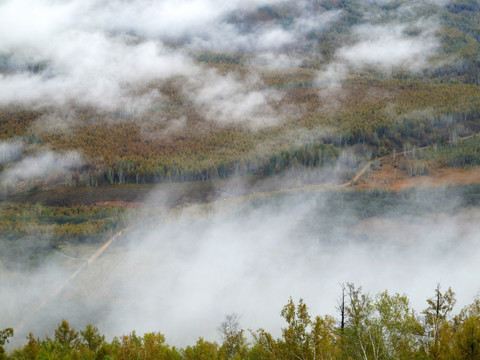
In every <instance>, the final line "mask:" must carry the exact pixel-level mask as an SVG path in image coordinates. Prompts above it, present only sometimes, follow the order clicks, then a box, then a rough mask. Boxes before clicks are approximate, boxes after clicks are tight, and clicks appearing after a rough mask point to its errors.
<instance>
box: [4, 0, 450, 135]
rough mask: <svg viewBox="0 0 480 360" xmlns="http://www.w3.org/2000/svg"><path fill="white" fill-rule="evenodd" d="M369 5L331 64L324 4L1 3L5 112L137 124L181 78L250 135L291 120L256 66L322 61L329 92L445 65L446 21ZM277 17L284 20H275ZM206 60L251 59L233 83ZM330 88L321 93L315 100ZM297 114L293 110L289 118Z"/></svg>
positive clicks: (332, 17)
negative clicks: (165, 86)
mask: <svg viewBox="0 0 480 360" xmlns="http://www.w3.org/2000/svg"><path fill="white" fill-rule="evenodd" d="M364 3H371V4H372V3H373V4H374V5H375V6H376V8H374V9H375V11H371V12H367V13H365V14H364V17H363V18H362V19H360V22H359V24H357V25H355V26H353V28H352V29H351V36H350V37H351V40H350V41H349V43H348V44H345V45H344V46H343V47H341V48H339V49H336V51H335V54H334V57H333V59H332V61H331V62H328V63H325V62H324V60H322V58H321V56H320V55H319V54H318V51H317V50H318V43H317V41H318V40H315V39H316V38H317V36H318V35H319V34H322V33H323V32H324V31H325V30H328V29H329V28H330V27H331V26H335V25H336V24H339V23H340V22H342V21H344V13H343V11H342V10H341V9H335V8H329V7H328V6H326V5H325V4H323V3H321V2H320V3H316V2H312V1H306V0H305V1H295V2H293V1H290V0H251V1H228V2H223V1H216V0H184V1H170V0H165V1H157V2H152V1H147V0H135V1H128V2H125V1H118V0H117V1H100V0H88V1H83V0H82V1H80V0H70V1H51V0H39V1H35V2H31V1H28V0H5V1H2V2H1V3H0V33H1V34H3V35H2V37H1V38H0V82H1V86H2V91H1V92H0V105H11V104H24V105H29V106H34V107H45V106H57V107H58V106H71V105H72V104H78V105H81V106H84V105H86V106H95V107H98V108H100V109H102V110H107V111H115V110H120V111H122V112H125V113H127V114H135V113H138V112H142V111H144V110H147V109H149V108H150V107H151V105H152V104H159V103H160V104H161V103H162V101H164V99H163V98H162V96H160V94H159V92H158V90H156V88H155V87H153V88H152V87H149V84H151V83H155V82H158V81H160V82H161V81H165V80H167V79H172V78H175V77H180V78H183V79H184V80H185V84H186V86H185V87H184V88H183V91H184V95H185V97H186V98H188V99H191V100H192V101H193V103H195V104H196V105H197V106H199V105H204V107H205V108H204V111H203V115H204V116H206V117H207V118H208V119H209V120H212V121H218V122H219V123H221V124H224V123H228V124H231V123H239V122H240V123H245V124H246V125H251V126H252V127H254V128H258V127H263V126H270V125H274V124H278V123H279V122H280V123H281V121H282V119H281V118H282V114H283V113H284V109H282V108H280V109H279V108H275V107H273V108H272V98H273V99H274V101H279V100H280V99H281V98H282V96H283V94H282V93H281V92H279V91H274V90H272V89H265V88H264V85H263V84H262V81H261V80H260V79H259V74H258V69H257V67H258V66H260V67H261V68H264V67H265V66H268V67H269V69H275V68H280V69H282V68H285V67H288V68H297V67H300V66H302V64H304V63H305V61H309V60H311V59H317V60H316V61H320V62H321V63H322V62H323V65H322V67H321V68H320V69H319V77H320V79H323V77H322V76H323V75H324V74H325V73H327V74H329V76H328V79H330V80H334V78H333V76H332V75H333V74H335V81H334V83H341V81H343V80H344V78H345V76H346V75H348V71H346V70H349V69H350V70H351V69H359V68H362V67H365V66H367V67H368V66H375V67H378V70H380V71H383V72H385V73H386V74H389V73H391V71H392V69H393V68H401V69H405V70H408V71H412V72H416V71H420V70H422V69H423V68H424V67H425V66H426V65H427V64H428V61H429V59H430V58H431V57H432V56H433V55H435V54H437V53H438V51H439V44H438V39H437V37H438V31H437V30H438V28H439V24H440V20H439V19H438V18H435V17H433V16H427V17H424V16H423V15H422V14H423V12H422V11H423V10H424V7H425V6H427V4H426V3H422V4H420V3H416V2H412V3H407V4H408V5H403V6H400V7H393V10H386V9H385V5H386V4H389V3H390V2H389V1H387V2H385V1H380V2H379V1H374V2H371V1H370V2H369V1H359V4H358V5H359V6H360V7H361V6H362V5H363V4H364ZM431 4H434V5H435V4H436V5H438V6H442V5H445V2H439V1H437V2H436V1H432V2H430V5H431ZM323 5H325V6H323ZM271 9H275V10H276V11H277V12H278V14H280V16H281V17H280V18H275V17H273V18H272V17H271V15H269V14H270V13H269V11H271ZM406 14H407V15H409V16H406ZM202 51H207V52H215V53H228V54H234V55H235V54H244V55H245V56H246V58H245V60H244V61H246V62H245V64H244V65H245V68H244V70H245V71H246V73H247V76H245V77H243V78H241V79H240V78H239V77H238V76H237V78H236V79H234V77H235V76H234V75H231V74H228V73H226V74H225V73H224V72H218V71H216V70H213V69H212V68H207V67H208V66H207V65H206V64H205V63H201V62H199V61H197V56H198V54H201V52H202ZM452 60H453V59H452ZM338 69H340V71H337V70H338ZM199 83H201V88H200V89H198V84H199ZM327 83H328V84H330V83H331V81H327ZM192 84H196V86H193V87H192V86H191V85H192ZM324 84H325V82H324V81H318V82H317V84H316V85H317V86H319V91H320V92H322V91H325V86H324ZM328 84H327V85H328ZM196 90H198V91H196ZM219 90H221V91H222V94H221V95H220V96H218V94H216V91H217V92H218V91H219ZM233 104H239V106H238V107H236V106H233ZM259 109H264V111H263V110H262V111H259ZM273 109H275V110H273ZM299 114H300V113H299V112H298V109H297V111H296V112H295V115H294V116H293V117H294V118H295V116H298V115H299ZM278 118H280V120H277V119H278Z"/></svg>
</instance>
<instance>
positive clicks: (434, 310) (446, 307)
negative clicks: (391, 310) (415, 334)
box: [423, 284, 456, 359]
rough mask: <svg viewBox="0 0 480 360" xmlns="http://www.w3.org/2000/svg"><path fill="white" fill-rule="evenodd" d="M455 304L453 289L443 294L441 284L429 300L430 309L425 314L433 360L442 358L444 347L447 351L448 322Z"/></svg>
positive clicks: (428, 342) (428, 343) (428, 344)
mask: <svg viewBox="0 0 480 360" xmlns="http://www.w3.org/2000/svg"><path fill="white" fill-rule="evenodd" d="M455 303H456V299H455V293H454V292H453V291H452V289H451V288H448V290H447V291H445V292H444V293H442V292H441V291H440V284H438V285H437V287H436V288H435V295H434V296H433V297H431V298H429V299H427V304H428V307H427V308H426V309H425V310H424V311H423V314H424V316H425V325H426V327H427V346H428V349H429V353H430V355H431V356H432V357H433V359H439V358H440V352H441V351H442V350H441V348H442V347H443V348H444V349H443V352H445V351H446V349H445V341H448V342H449V338H450V336H449V334H445V332H446V331H447V328H448V325H449V324H448V323H447V321H446V320H447V316H448V314H449V313H450V312H451V311H452V310H453V307H454V305H455ZM442 327H443V329H442ZM441 340H443V341H441Z"/></svg>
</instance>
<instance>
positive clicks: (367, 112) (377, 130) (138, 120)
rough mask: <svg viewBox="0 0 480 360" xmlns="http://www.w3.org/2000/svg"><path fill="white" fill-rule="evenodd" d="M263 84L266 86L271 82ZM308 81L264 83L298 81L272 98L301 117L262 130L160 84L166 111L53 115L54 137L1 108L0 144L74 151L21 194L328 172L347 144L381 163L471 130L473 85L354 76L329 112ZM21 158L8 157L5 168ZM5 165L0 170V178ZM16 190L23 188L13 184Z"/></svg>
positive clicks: (475, 110)
mask: <svg viewBox="0 0 480 360" xmlns="http://www.w3.org/2000/svg"><path fill="white" fill-rule="evenodd" d="M265 76H266V77H267V78H268V76H271V77H273V78H275V74H270V75H268V74H266V75H265ZM309 76H311V74H309V73H308V71H305V70H302V71H298V74H297V73H293V74H289V75H284V76H283V77H279V79H280V82H279V83H275V80H274V79H273V78H269V80H268V81H269V82H270V83H272V84H275V86H280V85H281V84H282V83H284V84H285V85H288V83H290V82H292V81H294V80H295V78H298V80H299V81H298V83H296V85H295V86H293V87H288V86H286V87H285V88H284V89H282V90H281V91H283V92H284V93H285V100H284V101H285V102H287V103H289V104H292V105H298V106H301V107H302V108H304V109H307V111H306V112H305V113H304V114H303V115H302V116H301V117H300V118H298V119H290V120H289V121H286V122H285V123H282V124H279V125H277V126H272V127H267V128H263V129H257V130H251V129H248V128H247V127H245V126H240V125H238V126H233V125H228V126H227V125H221V124H218V123H216V122H215V121H214V120H215V119H206V118H203V117H202V116H201V111H200V110H199V109H197V110H195V109H192V106H193V105H192V104H191V103H189V102H188V101H187V100H186V99H183V98H182V96H183V97H184V96H185V94H183V95H182V96H180V95H178V93H179V92H181V87H179V86H178V84H175V83H170V84H167V85H168V86H167V85H165V84H163V85H159V91H163V93H164V94H166V95H165V96H167V97H168V98H169V99H170V100H171V103H169V106H160V107H158V108H155V107H152V109H150V110H149V111H147V112H146V113H144V114H141V115H138V116H136V115H132V116H130V117H129V116H127V117H126V118H124V117H121V116H120V115H118V114H105V113H100V112H99V111H97V110H95V109H92V108H74V109H72V110H71V112H67V113H66V114H63V115H62V114H57V115H52V116H54V117H55V116H56V117H55V118H54V120H51V121H55V122H58V123H59V124H62V121H65V122H67V124H65V126H67V127H70V128H69V130H68V131H67V132H65V131H64V130H65V129H64V128H62V126H60V128H59V129H58V130H55V129H51V128H48V126H43V125H42V122H43V121H46V120H45V119H48V118H49V116H47V115H48V114H49V112H51V111H53V110H52V109H43V110H35V111H33V110H32V111H29V110H28V109H21V108H13V107H9V108H6V109H2V111H0V130H1V131H0V139H3V140H9V141H10V142H12V141H13V140H14V139H15V140H16V141H17V142H18V141H21V142H22V143H23V144H26V145H28V144H30V147H28V146H24V147H23V148H22V149H21V150H22V151H23V152H24V154H23V155H22V156H24V157H25V156H28V155H29V154H31V153H32V152H33V151H35V149H39V148H51V149H52V150H55V151H58V152H65V151H71V150H78V151H79V152H80V153H81V154H82V155H83V157H84V160H85V163H84V164H83V165H81V166H78V167H77V168H75V169H71V170H72V172H71V173H69V174H68V175H65V174H63V173H61V174H56V175H55V176H54V175H53V174H52V177H51V178H48V179H43V180H38V181H34V180H33V179H30V180H29V181H30V183H29V184H27V185H26V186H25V187H27V188H28V187H30V188H31V187H32V186H37V187H45V186H50V185H52V184H55V183H61V184H64V185H65V186H79V185H82V186H98V185H101V184H121V183H125V182H128V183H136V184H140V183H158V182H183V181H205V180H210V179H215V178H225V177H229V176H232V175H240V176H242V175H260V176H268V175H273V174H277V173H279V172H283V171H286V170H297V169H318V168H321V167H323V166H326V165H332V164H334V163H336V161H337V160H338V158H339V155H340V154H341V153H342V149H343V148H345V147H346V146H352V145H356V144H362V145H365V146H369V147H371V151H370V152H369V153H370V155H371V156H377V155H380V156H381V155H385V154H387V153H389V152H391V151H393V150H394V149H396V150H401V149H402V147H403V144H404V143H406V142H408V143H411V144H413V145H415V146H426V145H431V144H434V143H436V144H444V143H447V142H448V141H451V140H452V136H453V135H452V134H457V135H458V136H465V135H469V134H471V133H475V132H478V131H480V124H479V122H478V118H479V116H480V88H479V87H478V86H473V85H467V84H452V83H448V84H447V83H444V84H433V83H424V82H421V81H419V80H418V79H417V80H415V79H409V80H378V79H373V78H368V77H365V78H362V77H360V78H355V79H353V80H351V81H348V82H347V83H345V84H344V88H343V90H342V91H343V93H344V99H343V100H342V102H343V104H342V107H340V108H336V107H333V108H329V106H328V105H329V104H328V102H327V100H326V99H322V98H321V96H320V95H319V94H318V92H317V91H316V90H315V89H313V88H312V87H311V86H310V87H304V86H303V85H298V84H302V83H303V81H304V80H306V79H307V78H308V77H309ZM285 82H288V83H285ZM294 84H295V83H294ZM280 87H281V86H280ZM419 109H420V110H419ZM182 117H183V118H185V119H186V121H185V123H184V124H183V125H182V126H183V127H182V128H181V129H180V130H175V131H173V130H169V129H171V126H175V125H172V124H171V122H172V121H173V120H171V119H178V118H182ZM72 119H75V123H74V124H72ZM165 119H167V120H165ZM168 119H170V120H168ZM68 124H70V125H68ZM57 125H58V124H57ZM0 150H1V149H0ZM0 155H1V154H0ZM363 155H365V154H363ZM363 155H362V156H363ZM21 159H22V157H21V156H16V157H15V159H14V160H15V161H18V160H21ZM11 164H15V163H14V162H13V163H11ZM11 164H10V163H8V162H7V163H3V164H0V167H1V168H3V170H7V169H8V168H9V166H10V165H11ZM351 165H352V166H355V163H352V164H351ZM15 186H16V187H18V188H19V189H22V179H18V181H16V182H15ZM7 190H8V189H7Z"/></svg>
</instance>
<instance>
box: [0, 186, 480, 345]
mask: <svg viewBox="0 0 480 360" xmlns="http://www.w3.org/2000/svg"><path fill="white" fill-rule="evenodd" d="M239 186H241V181H240V182H239V181H236V182H235V185H234V186H233V185H232V188H231V189H229V188H228V186H226V187H223V188H222V189H219V192H220V193H222V194H223V196H222V197H223V199H219V200H218V201H216V202H214V203H211V204H208V205H191V206H188V207H186V208H183V209H182V210H175V211H173V212H172V211H167V209H166V208H165V206H164V205H163V202H164V201H165V200H166V199H167V198H169V197H171V196H174V195H172V194H168V193H165V192H164V190H162V187H161V186H160V188H159V190H157V191H155V192H154V193H152V194H150V195H149V199H150V200H149V201H148V202H147V205H146V210H145V214H150V215H149V216H146V215H145V216H144V215H142V216H141V217H140V218H139V217H138V214H137V216H136V217H133V218H132V219H131V225H130V228H129V231H128V232H127V233H126V234H125V235H124V236H123V237H122V238H120V239H118V240H116V242H115V243H114V244H113V245H112V246H111V247H110V248H109V249H108V250H107V251H106V252H105V253H104V255H103V256H102V257H100V258H99V259H98V260H96V261H95V262H93V263H92V264H90V265H89V267H88V268H86V270H84V271H83V272H82V273H81V274H80V276H79V277H78V278H76V279H75V280H74V281H73V282H72V283H70V284H69V285H68V286H66V287H65V288H63V291H62V292H61V293H60V295H58V296H56V297H54V298H51V296H50V294H51V293H52V292H55V289H58V288H59V287H62V286H63V284H64V281H65V279H66V278H68V277H69V276H70V275H71V274H72V273H73V272H74V271H75V269H77V268H79V267H80V266H81V265H82V264H83V263H84V262H85V261H86V260H82V258H83V259H86V258H87V257H88V256H89V255H88V254H92V253H93V252H94V251H95V250H96V249H97V248H98V247H99V246H100V245H97V246H91V247H90V248H89V250H87V251H85V250H83V252H80V253H82V254H83V257H82V256H80V255H78V254H77V255H72V254H74V253H75V251H74V250H68V249H66V250H64V251H63V252H64V254H63V255H62V250H60V251H56V252H53V253H52V254H51V255H50V256H49V257H48V258H47V259H46V260H45V264H43V265H41V266H39V267H38V268H37V269H35V270H34V271H33V272H32V270H30V271H26V270H21V266H20V267H18V266H17V267H16V268H15V270H8V269H9V267H8V266H5V267H4V269H2V271H1V273H2V281H0V302H1V303H2V304H3V306H2V308H1V313H0V317H1V318H2V319H4V322H5V324H4V326H5V325H8V326H12V327H14V328H15V327H17V329H16V330H17V334H18V336H16V337H15V338H16V339H15V340H16V343H17V344H18V343H21V342H22V341H21V336H23V335H25V334H26V333H25V332H26V331H34V332H35V333H36V334H37V335H43V334H44V333H45V332H47V333H48V332H50V333H51V331H53V329H54V328H55V327H56V324H57V323H58V322H59V321H60V320H61V319H62V318H65V319H67V320H69V321H70V322H71V324H72V325H73V326H75V327H77V328H82V327H84V326H85V325H86V324H87V323H89V322H91V323H94V324H95V325H97V326H99V329H100V331H101V332H104V333H105V334H107V336H108V337H109V338H112V337H113V336H115V335H116V336H119V335H122V334H128V333H130V332H131V331H133V330H135V331H136V332H137V333H140V334H142V333H144V332H147V331H161V332H163V333H164V334H166V336H167V342H169V343H170V344H174V345H178V346H184V345H187V344H193V343H194V342H195V341H196V339H197V338H198V337H199V336H202V337H205V338H206V339H209V340H212V341H219V338H218V335H217V334H216V327H217V325H218V324H219V323H220V322H221V321H222V320H223V317H224V315H225V314H230V313H233V312H235V313H237V314H239V315H240V316H241V325H242V327H243V328H245V329H253V330H255V329H257V328H260V327H262V328H266V329H267V330H269V331H271V332H273V333H274V334H275V335H280V328H281V327H282V326H283V325H284V324H283V321H282V319H281V317H280V310H281V308H282V307H283V305H285V304H286V302H287V301H288V299H289V298H290V297H292V298H293V299H294V300H296V301H297V300H298V299H299V298H303V299H304V300H305V302H306V303H307V305H308V306H309V308H310V310H311V314H313V315H318V314H331V315H334V316H337V315H338V314H337V312H336V308H335V307H336V304H337V300H338V296H339V293H340V284H342V283H346V282H354V283H355V284H356V285H359V286H362V287H363V289H364V290H365V291H366V292H368V293H370V294H372V295H375V294H376V293H378V292H381V291H384V290H388V291H389V292H391V293H393V292H400V293H406V294H407V295H408V296H409V298H410V299H411V301H412V305H413V306H414V308H415V309H416V310H417V312H420V311H421V310H422V309H423V308H425V307H426V302H425V300H426V299H427V298H429V297H431V296H432V295H433V291H434V288H435V287H436V285H437V284H438V283H440V284H441V285H442V287H443V288H444V289H446V288H448V286H451V287H452V288H453V290H454V291H455V292H456V293H457V298H458V303H457V306H456V311H459V310H460V308H461V307H462V306H464V305H466V304H468V303H470V302H471V301H473V299H474V297H475V296H476V295H477V294H478V291H479V289H480V288H479V284H478V283H477V281H476V280H475V279H476V268H477V264H478V251H479V250H480V248H479V244H480V241H479V240H480V239H479V235H478V231H477V224H476V222H477V219H478V216H479V215H480V213H479V211H480V210H479V209H478V208H468V207H462V206H460V205H461V203H462V201H463V198H462V196H461V195H458V196H452V195H451V194H450V193H449V192H450V190H448V189H437V190H435V191H433V193H432V192H428V191H427V193H425V191H426V190H418V195H415V194H414V195H413V196H410V199H411V200H409V201H408V204H406V203H405V201H403V202H402V201H401V200H400V199H401V197H399V198H398V200H397V202H396V203H395V205H393V206H392V205H391V203H388V204H389V205H388V206H387V205H385V208H381V209H380V210H378V208H375V204H374V203H372V201H373V202H375V198H376V197H375V196H374V195H370V196H371V199H370V201H366V202H365V203H362V201H364V200H362V199H364V197H363V196H360V197H359V198H358V199H357V200H354V201H352V200H351V199H350V200H348V199H349V197H348V195H345V196H346V197H345V196H343V195H342V196H340V195H339V194H345V193H344V192H340V193H339V192H330V191H311V192H306V193H302V192H295V193H284V194H283V195H282V194H281V193H277V194H276V195H275V194H270V195H266V194H263V195H262V194H258V195H256V196H253V197H251V198H250V200H248V201H245V200H243V201H242V200H237V199H236V198H235V197H234V198H232V199H228V197H229V195H228V194H230V193H231V194H233V192H235V191H238V190H239ZM176 196H182V194H177V195H176ZM342 199H343V200H342ZM426 201H428V202H429V203H431V204H432V205H431V207H430V208H431V211H424V209H423V208H422V207H424V206H425V204H426ZM340 203H342V204H343V205H340ZM365 204H369V205H365ZM435 204H442V205H440V206H438V205H435ZM372 209H376V210H375V211H376V215H375V214H373V215H372V216H370V217H369V216H366V215H365V213H364V212H365V211H369V212H371V211H372ZM418 209H420V210H418ZM435 209H436V210H435ZM67 255H68V256H67ZM75 257H77V259H75ZM10 271H12V272H10ZM45 299H47V300H48V302H47V303H46V305H45V306H41V307H40V308H38V305H39V304H40V303H41V302H42V301H44V300H45ZM18 324H21V325H18Z"/></svg>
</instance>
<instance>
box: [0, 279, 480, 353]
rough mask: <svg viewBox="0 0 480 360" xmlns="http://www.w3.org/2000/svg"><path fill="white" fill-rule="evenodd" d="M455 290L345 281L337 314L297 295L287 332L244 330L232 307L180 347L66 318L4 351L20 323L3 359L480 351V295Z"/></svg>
mask: <svg viewBox="0 0 480 360" xmlns="http://www.w3.org/2000/svg"><path fill="white" fill-rule="evenodd" d="M455 303H456V297H455V293H454V292H453V291H452V290H451V289H450V288H448V289H447V290H443V289H441V287H440V285H438V286H437V288H436V289H435V290H434V293H433V295H432V297H431V298H428V299H427V304H426V308H425V309H423V310H422V311H420V312H417V311H415V310H414V309H413V308H412V307H411V305H410V302H409V299H408V297H407V295H405V294H393V295H392V294H389V293H388V292H387V291H385V292H382V293H380V294H377V295H375V296H372V295H370V294H368V293H366V292H364V291H363V290H362V288H360V287H356V286H355V285H354V284H351V283H349V284H346V285H342V287H341V292H340V296H339V299H338V313H337V315H336V316H335V317H333V316H330V315H324V316H315V317H314V316H312V315H311V314H309V309H308V307H307V304H305V303H304V302H303V300H302V299H300V300H299V301H298V303H295V302H294V301H293V299H290V300H289V301H288V303H287V304H286V305H285V306H284V307H283V309H282V310H281V312H280V315H281V316H282V317H283V318H284V320H285V322H286V324H285V327H284V328H282V331H281V337H280V338H275V337H274V336H272V335H271V334H270V333H269V332H268V330H266V329H258V330H245V329H243V328H242V327H241V324H240V322H241V316H239V315H237V314H230V315H227V316H225V320H224V321H223V322H222V323H221V324H220V325H219V326H218V328H217V332H218V335H219V337H220V339H221V341H220V342H219V343H217V342H211V341H207V340H205V339H203V338H201V337H200V338H199V339H198V341H197V342H196V344H194V345H189V346H186V347H185V348H177V347H175V346H171V345H169V344H168V342H167V340H166V339H167V337H166V336H168V334H166V335H164V334H162V333H160V332H151V333H146V334H144V335H139V334H136V333H135V332H132V333H131V334H128V335H122V336H119V337H115V338H114V339H113V340H111V341H107V340H106V339H105V336H103V335H102V334H101V333H100V331H99V329H98V328H97V327H95V326H92V325H87V326H86V328H85V329H84V330H80V331H78V330H75V329H73V328H72V327H71V326H70V324H69V323H68V322H67V321H66V320H63V321H61V323H59V325H58V327H57V328H56V329H55V330H54V334H53V336H52V337H49V336H46V337H45V338H42V339H41V338H38V337H35V335H34V334H30V335H29V336H28V338H27V340H28V343H27V344H26V345H25V346H24V347H22V348H18V349H16V350H14V351H11V352H9V353H8V354H7V353H6V352H5V350H4V348H3V346H2V345H5V343H6V342H8V341H9V338H11V337H12V336H13V335H14V329H11V328H7V329H5V330H3V331H1V332H0V358H1V359H2V360H6V359H8V360H10V359H11V360H14V359H27V360H35V359H192V360H193V359H197V360H201V359H288V360H291V359H304V360H315V359H352V360H353V359H359V360H360V359H362V360H367V359H425V360H427V359H451V360H454V359H465V360H472V359H478V358H479V357H480V301H479V299H475V300H474V301H473V302H472V303H471V304H469V305H467V306H465V307H464V308H462V309H461V310H460V311H455V310H454V306H455Z"/></svg>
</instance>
